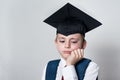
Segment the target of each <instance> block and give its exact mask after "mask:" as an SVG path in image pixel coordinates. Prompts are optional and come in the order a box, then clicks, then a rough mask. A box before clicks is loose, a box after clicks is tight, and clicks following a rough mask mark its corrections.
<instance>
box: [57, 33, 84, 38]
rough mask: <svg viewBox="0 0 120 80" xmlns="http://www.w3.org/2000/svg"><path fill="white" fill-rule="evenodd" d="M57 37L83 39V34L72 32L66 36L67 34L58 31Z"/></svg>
mask: <svg viewBox="0 0 120 80" xmlns="http://www.w3.org/2000/svg"><path fill="white" fill-rule="evenodd" d="M57 38H68V39H71V38H73V39H83V36H82V35H81V34H79V33H75V34H70V35H68V36H65V35H63V34H60V33H58V34H57Z"/></svg>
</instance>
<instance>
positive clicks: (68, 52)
mask: <svg viewBox="0 0 120 80" xmlns="http://www.w3.org/2000/svg"><path fill="white" fill-rule="evenodd" d="M63 53H64V54H71V51H63Z"/></svg>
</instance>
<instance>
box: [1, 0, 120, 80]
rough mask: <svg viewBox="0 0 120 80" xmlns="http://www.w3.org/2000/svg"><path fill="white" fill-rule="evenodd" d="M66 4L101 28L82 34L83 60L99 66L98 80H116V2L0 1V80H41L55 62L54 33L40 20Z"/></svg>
mask: <svg viewBox="0 0 120 80" xmlns="http://www.w3.org/2000/svg"><path fill="white" fill-rule="evenodd" d="M67 2H70V3H71V4H73V5H75V6H76V7H78V8H79V9H81V10H83V11H84V12H86V13H87V14H89V15H91V16H92V17H94V18H96V19H97V20H99V21H100V22H102V24H103V25H102V26H100V27H98V28H96V29H95V30H93V31H91V32H89V33H87V34H86V40H87V48H86V50H85V57H88V58H91V59H92V60H93V61H94V62H96V63H97V64H98V65H99V67H100V70H99V80H119V79H120V76H119V72H120V62H119V61H120V58H119V57H120V42H119V41H120V35H119V34H120V9H119V7H120V6H119V5H120V0H0V80H41V75H42V71H43V68H44V66H45V65H46V63H47V62H48V61H49V60H51V59H56V58H59V53H58V52H57V51H56V48H55V45H54V38H55V32H56V31H55V29H54V28H52V27H51V26H49V25H47V24H46V23H44V22H43V20H44V19H46V18H47V17H48V16H50V15H51V14H52V13H54V12H55V11H56V10H58V9H59V8H60V7H62V6H63V5H64V4H66V3H67Z"/></svg>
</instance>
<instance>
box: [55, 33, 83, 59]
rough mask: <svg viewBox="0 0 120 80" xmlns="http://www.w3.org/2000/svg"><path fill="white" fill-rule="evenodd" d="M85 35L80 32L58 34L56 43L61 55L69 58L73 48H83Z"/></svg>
mask: <svg viewBox="0 0 120 80" xmlns="http://www.w3.org/2000/svg"><path fill="white" fill-rule="evenodd" d="M83 41H84V40H83V36H82V35H81V34H79V33H76V34H71V35H68V36H64V35H62V34H59V33H58V34H57V37H56V40H55V44H56V47H57V50H58V51H59V53H60V55H61V56H62V57H63V58H64V59H67V58H68V57H69V56H70V55H71V52H72V51H73V50H76V49H81V48H83Z"/></svg>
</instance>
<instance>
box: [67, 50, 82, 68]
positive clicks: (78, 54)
mask: <svg viewBox="0 0 120 80" xmlns="http://www.w3.org/2000/svg"><path fill="white" fill-rule="evenodd" d="M83 56H84V50H83V49H77V50H74V51H72V52H71V55H70V56H69V57H68V58H67V60H66V65H67V66H69V65H75V64H76V63H77V62H78V61H80V60H81V59H82V58H83Z"/></svg>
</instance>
